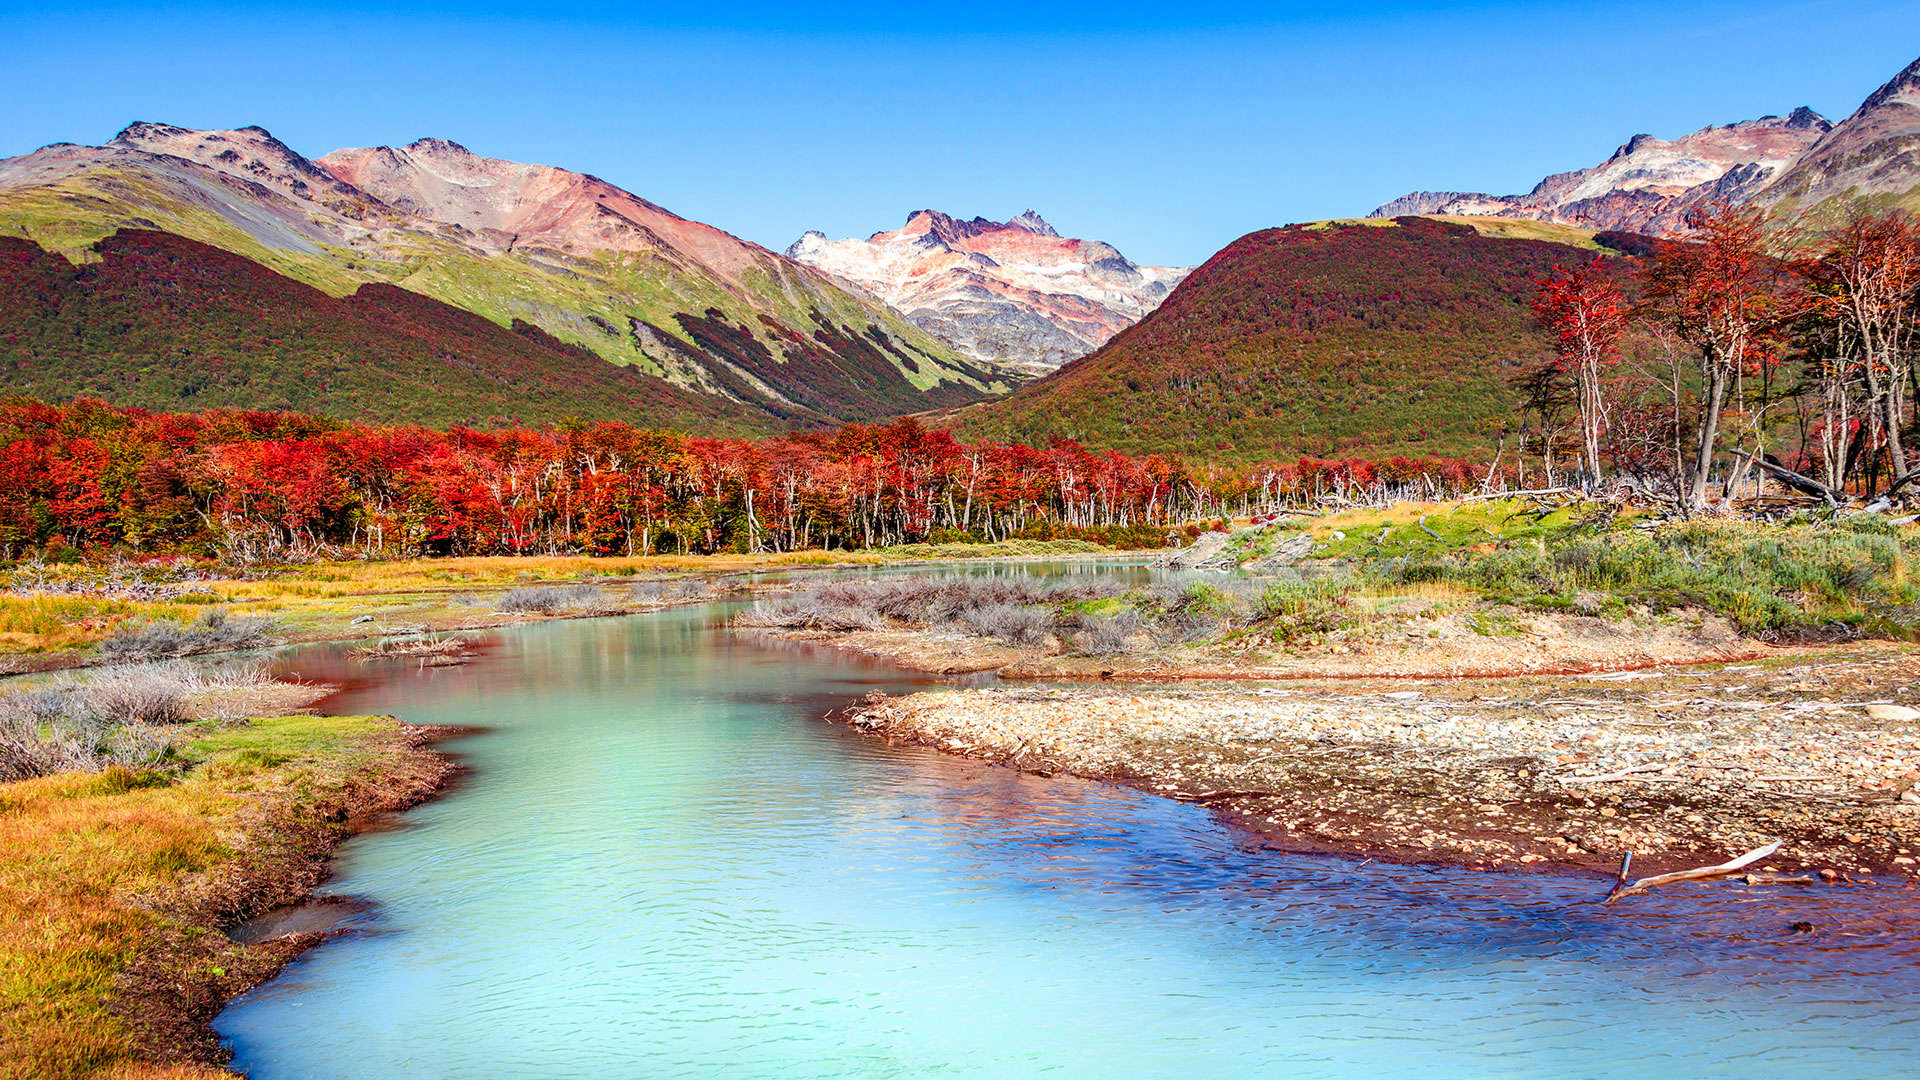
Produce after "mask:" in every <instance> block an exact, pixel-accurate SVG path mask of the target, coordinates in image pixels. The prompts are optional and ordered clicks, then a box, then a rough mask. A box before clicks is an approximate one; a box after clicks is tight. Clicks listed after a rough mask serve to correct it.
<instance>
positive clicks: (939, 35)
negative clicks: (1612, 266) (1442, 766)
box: [0, 0, 1920, 263]
mask: <svg viewBox="0 0 1920 1080" xmlns="http://www.w3.org/2000/svg"><path fill="white" fill-rule="evenodd" d="M711 6H714V7H718V8H724V10H722V11H718V12H711V13H710V12H705V11H703V5H698V4H687V3H684V2H683V3H680V4H677V5H674V6H672V7H667V8H658V9H656V8H653V7H651V6H650V5H647V4H644V3H628V4H603V5H575V6H568V5H561V6H552V7H545V6H541V5H533V4H515V5H508V4H502V3H495V2H491V0H483V2H480V3H460V4H454V3H426V4H393V5H371V4H362V3H353V2H348V3H345V4H328V5H320V4H311V3H308V4H301V5H278V4H276V3H274V2H272V0H269V2H268V3H265V4H252V5H245V6H241V5H229V4H223V3H201V4H190V5H178V4H161V5H158V6H156V5H133V4H120V5H114V4H105V5H102V4H95V3H88V2H86V0H76V2H73V3H67V4H64V5H61V6H60V7H59V9H58V10H49V7H50V6H49V5H34V6H24V5H23V6H14V5H10V4H4V3H0V43H4V48H5V55H6V58H7V62H6V63H5V64H4V65H0V155H5V154H13V153H24V152H26V151H28V150H30V149H32V148H34V147H36V146H39V145H42V144H44V143H47V142H53V141H59V140H65V141H71V142H88V143H97V142H101V141H103V140H105V139H107V138H108V137H110V136H111V135H112V134H113V133H114V132H115V131H117V130H119V128H121V127H122V126H124V125H125V124H126V123H127V122H129V121H132V120H136V119H140V120H160V121H167V122H171V123H177V124H185V125H189V126H193V127H238V126H242V125H246V124H259V125H261V126H264V127H266V128H268V129H270V130H271V131H273V132H274V134H276V135H278V136H280V137H281V138H282V139H283V140H285V141H286V142H287V143H289V144H290V145H292V146H293V147H294V148H295V149H298V150H300V151H302V152H304V153H307V154H310V155H313V156H318V155H320V154H322V153H325V152H326V151H328V150H331V149H334V148H337V147H340V146H365V145H375V144H382V143H387V144H393V143H402V142H407V141H410V140H412V139H414V138H417V137H419V136H422V135H438V136H442V137H445V138H450V139H454V140H456V141H458V142H461V143H464V144H466V145H467V146H469V147H471V148H472V149H473V150H475V151H476V152H479V153H483V154H488V155H491V156H495V157H504V158H512V159H516V160H522V161H538V162H544V163H548V164H553V165H561V166H565V167H567V168H572V169H578V170H581V171H584V172H591V173H594V174H596V175H599V176H602V177H605V178H607V179H609V180H612V181H614V182H615V183H618V184H620V185H622V186H623V187H627V188H630V189H632V190H634V191H636V192H638V193H640V194H641V195H644V196H646V197H647V198H650V199H652V200H654V201H656V202H658V203H660V204H662V205H664V206H666V207H668V208H669V209H671V210H674V211H676V212H678V213H681V214H685V215H687V216H689V217H693V218H698V219H700V220H703V221H707V222H711V223H713V224H715V225H718V226H720V227H722V228H725V229H727V230H729V231H731V232H734V233H737V234H739V235H741V236H744V237H746V238H748V239H750V240H755V241H758V242H760V243H763V244H766V245H768V246H770V247H775V248H784V247H785V246H786V245H787V244H788V243H789V242H791V241H792V240H793V239H794V238H795V237H796V236H798V235H799V234H800V233H801V232H802V231H804V230H806V229H810V228H817V229H820V230H822V231H824V232H826V233H828V234H829V235H832V236H836V237H837V236H845V235H865V234H866V233H869V232H872V231H874V230H876V229H881V228H891V227H894V226H896V225H898V224H899V223H900V222H901V221H903V220H904V219H905V216H906V214H907V212H908V211H910V210H913V209H916V208H919V207H922V206H932V207H937V208H939V209H943V210H947V211H949V212H952V213H955V214H961V215H967V216H971V215H974V214H984V215H987V216H991V217H1005V216H1007V215H1011V214H1014V213H1017V212H1019V211H1020V210H1022V209H1025V208H1027V207H1032V208H1034V209H1037V210H1039V211H1040V212H1041V213H1042V214H1044V215H1045V216H1046V217H1047V218H1048V219H1049V220H1051V221H1052V222H1053V223H1054V224H1055V225H1056V226H1057V227H1058V228H1059V229H1060V231H1061V232H1063V233H1065V234H1067V235H1076V236H1088V237H1094V238H1098V239H1104V240H1108V241H1111V242H1113V243H1114V244H1116V245H1117V246H1118V247H1119V248H1120V249H1121V250H1122V251H1123V252H1125V253H1126V254H1127V255H1128V256H1130V257H1132V258H1134V259H1135V260H1137V261H1141V262H1163V263H1177V262H1197V261H1200V260H1202V259H1204V258H1206V256H1208V255H1209V254H1211V253H1212V252H1213V251H1215V250H1217V249H1218V248H1220V247H1221V246H1222V245H1224V244H1226V243H1227V242H1229V241H1231V240H1232V239H1234V238H1235V237H1237V236H1239V235H1242V234H1244V233H1246V232H1249V231H1251V230H1254V229H1258V228H1263V227H1266V226H1269V225H1277V224H1284V223H1287V222H1291V221H1303V220H1312V219H1316V218H1323V217H1331V216H1344V215H1357V214H1363V213H1365V212H1366V211H1368V210H1370V209H1372V208H1373V207H1374V206H1375V205H1377V204H1379V203H1381V202H1383V201H1385V200H1386V199H1389V198H1391V197H1393V196H1395V195H1398V194H1401V193H1402V192H1404V191H1407V190H1409V189H1414V188H1430V189H1468V190H1491V191H1495V192H1508V191H1517V190H1524V189H1525V188H1527V187H1529V186H1531V185H1532V183H1533V182H1534V181H1536V180H1538V179H1539V178H1540V177H1541V176H1542V175H1543V174H1545V173H1548V172H1553V171H1559V170H1562V169H1568V168H1574V167H1578V166H1583V165H1587V164H1591V163H1594V162H1597V161H1599V160H1601V159H1602V158H1604V157H1605V156H1606V155H1607V154H1608V153H1610V152H1611V151H1612V150H1613V149H1614V148H1615V147H1616V146H1618V145H1619V144H1620V143H1622V142H1624V141H1625V140H1626V139H1627V138H1628V137H1629V136H1631V135H1633V134H1634V133H1636V132H1640V131H1650V132H1653V133H1654V134H1657V135H1662V136H1668V137H1671V136H1674V135H1678V134H1681V133H1683V132H1686V131H1690V130H1693V129H1695V128H1698V127H1701V126H1703V125H1706V124H1710V123H1726V122H1730V121H1733V120H1739V119H1744V118H1747V117H1750V116H1754V115H1758V114H1761V113H1768V112H1773V113H1784V112H1786V111H1787V110H1789V109H1792V108H1793V107H1794V106H1796V105H1802V104H1806V105H1811V106H1813V107H1814V108H1815V109H1817V110H1819V111H1821V112H1823V113H1826V114H1827V115H1828V116H1830V117H1832V118H1834V119H1836V120H1837V119H1839V118H1840V117H1841V116H1844V115H1845V114H1846V113H1847V112H1849V111H1850V110H1852V109H1853V108H1854V107H1855V106H1856V105H1858V104H1859V102H1860V99H1861V98H1863V97H1865V96H1866V95H1867V94H1868V93H1869V92H1871V91H1872V90H1873V89H1874V88H1875V87H1876V86H1878V85H1879V84H1880V83H1882V82H1883V81H1885V80H1886V79H1887V78H1889V77H1891V76H1892V75H1893V74H1894V73H1895V72H1896V71H1898V70H1899V69H1900V68H1902V67H1903V66H1905V65H1906V64H1907V63H1908V62H1910V61H1912V60H1913V59H1914V58H1915V56H1917V55H1920V0H1881V2H1877V3H1865V2H1858V0H1856V2H1852V3H1837V2H1828V0H1798V2H1779V3H1775V2H1769V0H1753V2H1747V3H1738V4H1736V3H1722V2H1718V0H1710V2H1707V3H1689V4H1681V3H1670V2H1669V3H1661V4H1648V3H1642V2H1638V0H1629V2H1625V3H1613V4H1604V5H1602V4H1563V3H1531V4H1522V3H1480V4H1466V5H1461V4H1436V3H1379V4H1359V5H1344V6H1336V5H1306V4H1279V5H1265V6H1261V5H1245V4H1238V5H1226V4H1218V3H1213V2H1211V0H1184V2H1183V0H1169V2H1161V3H1153V4H1145V3H1133V2H1128V0H1121V2H1116V3H1103V4H1056V5H1044V4H1038V3H1026V4H1023V3H1009V2H1003V0H981V2H977V3H958V4H947V5H942V6H940V7H939V8H927V9H920V8H911V7H908V6H907V5H904V4H879V3H850V4H831V3H828V4H820V3H814V4H804V3H791V2H789V3H782V4H768V5H762V4H756V3H750V2H736V3H731V4H725V5H711ZM536 11H541V12H544V13H542V14H533V13H534V12H536Z"/></svg>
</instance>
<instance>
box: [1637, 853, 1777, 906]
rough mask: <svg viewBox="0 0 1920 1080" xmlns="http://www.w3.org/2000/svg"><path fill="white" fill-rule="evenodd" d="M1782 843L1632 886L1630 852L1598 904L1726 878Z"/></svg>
mask: <svg viewBox="0 0 1920 1080" xmlns="http://www.w3.org/2000/svg"><path fill="white" fill-rule="evenodd" d="M1781 843H1782V841H1779V840H1775V841H1774V842H1773V843H1771V844H1765V845H1762V846H1760V847H1757V848H1754V849H1753V850H1752V851H1749V852H1747V853H1746V854H1745V855H1742V856H1740V857H1739V858H1737V859H1734V860H1732V861H1730V862H1723V863H1721V864H1720V865H1718V866H1701V867H1697V868H1695V869H1692V870H1676V871H1674V872H1673V873H1671V874H1655V875H1654V876H1652V877H1643V878H1641V879H1640V880H1638V881H1635V882H1634V883H1633V884H1631V885H1629V884H1627V871H1628V870H1629V869H1631V868H1632V866H1633V852H1631V851H1629V852H1627V855H1626V857H1625V858H1623V859H1621V860H1620V878H1619V880H1618V881H1615V882H1614V884H1613V891H1612V892H1610V893H1608V894H1607V898H1606V899H1605V900H1603V901H1601V903H1604V904H1611V903H1613V902H1614V901H1615V900H1618V899H1620V898H1621V897H1624V896H1635V895H1638V894H1640V893H1643V892H1646V891H1647V890H1648V889H1655V888H1659V887H1660V886H1662V885H1672V884H1674V883H1676V882H1681V881H1706V880H1708V879H1710V878H1717V877H1726V876H1727V875H1728V874H1733V873H1737V872H1739V871H1741V870H1745V869H1746V868H1747V867H1749V866H1752V865H1753V864H1754V863H1757V862H1759V861H1760V860H1761V859H1764V858H1766V857H1767V856H1769V855H1772V854H1773V853H1774V852H1776V851H1779V850H1780V844H1781Z"/></svg>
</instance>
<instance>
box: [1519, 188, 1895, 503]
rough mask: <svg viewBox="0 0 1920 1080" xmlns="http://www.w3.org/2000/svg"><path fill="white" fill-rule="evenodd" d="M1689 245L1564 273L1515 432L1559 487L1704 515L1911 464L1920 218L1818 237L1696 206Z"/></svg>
mask: <svg viewBox="0 0 1920 1080" xmlns="http://www.w3.org/2000/svg"><path fill="white" fill-rule="evenodd" d="M1687 223H1688V225H1689V227H1690V230H1691V232H1690V235H1688V236H1687V237H1685V238H1679V239H1672V240H1661V241H1652V240H1648V241H1644V245H1643V247H1642V249H1641V251H1640V252H1638V254H1640V255H1641V256H1642V257H1641V258H1639V259H1637V260H1634V261H1635V262H1636V263H1637V267H1636V270H1635V271H1633V272H1626V273H1622V272H1620V270H1619V269H1618V267H1617V266H1616V265H1613V264H1612V263H1617V262H1618V260H1614V261H1611V262H1609V261H1604V260H1595V261H1594V262H1592V263H1589V264H1587V265H1583V266H1575V267H1571V268H1567V267H1560V268H1556V269H1555V271H1554V272H1553V273H1552V274H1550V275H1549V276H1547V277H1546V278H1545V279H1543V280H1541V281H1540V282H1539V285H1540V289H1539V292H1538V294H1537V296H1536V297H1535V299H1534V301H1533V308H1534V312H1535V314H1536V315H1537V316H1538V318H1539V320H1540V322H1541V324H1542V325H1543V326H1544V327H1545V328H1546V329H1547V330H1548V331H1549V332H1550V333H1551V334H1552V336H1553V339H1554V342H1555V346H1556V348H1555V354H1554V357H1553V359H1552V360H1551V361H1550V362H1548V363H1546V364H1543V365H1541V366H1539V367H1536V368H1534V369H1531V370H1529V371H1528V372H1527V373H1526V374H1525V375H1524V376H1523V377H1522V378H1521V379H1520V380H1519V389H1520V391H1521V394H1522V410H1521V422H1520V424H1519V425H1518V426H1517V428H1516V429H1515V431H1514V432H1513V433H1514V434H1517V435H1518V436H1519V447H1520V451H1521V453H1522V454H1523V455H1524V454H1525V452H1526V447H1527V445H1528V442H1529V440H1531V441H1532V443H1533V446H1534V449H1535V451H1536V453H1537V454H1538V456H1539V459H1540V463H1541V468H1542V469H1543V470H1544V471H1546V472H1547V474H1548V479H1549V481H1555V480H1557V479H1558V478H1556V477H1555V476H1554V475H1553V474H1554V471H1555V469H1556V467H1558V468H1560V469H1561V470H1562V471H1563V472H1564V473H1565V474H1566V475H1569V476H1570V477H1571V478H1572V480H1573V481H1574V482H1577V483H1579V484H1580V485H1582V486H1584V487H1586V488H1587V489H1588V490H1589V491H1591V490H1594V489H1596V488H1597V487H1598V486H1599V485H1601V484H1602V483H1604V482H1608V480H1609V468H1610V471H1611V477H1612V479H1617V480H1619V481H1623V482H1626V483H1628V484H1631V485H1634V486H1636V487H1639V488H1641V489H1642V490H1644V491H1646V492H1648V493H1650V494H1655V495H1659V496H1663V497H1665V498H1669V499H1671V500H1672V501H1673V502H1675V503H1676V504H1678V505H1679V506H1681V507H1682V508H1684V509H1688V510H1698V509H1700V508H1702V507H1703V506H1704V505H1705V504H1706V503H1707V501H1708V499H1709V496H1710V494H1712V493H1713V491H1714V488H1715V487H1716V486H1717V487H1718V493H1719V494H1720V495H1721V496H1723V497H1728V498H1731V497H1734V496H1737V495H1739V494H1741V493H1742V492H1743V491H1744V490H1747V489H1748V488H1749V487H1757V485H1758V482H1759V479H1760V477H1761V476H1762V475H1763V474H1764V475H1771V476H1772V477H1773V478H1775V479H1776V480H1779V481H1781V482H1783V483H1785V484H1786V485H1787V486H1789V487H1791V488H1794V489H1796V490H1798V491H1800V492H1802V493H1804V494H1810V495H1814V496H1822V497H1825V498H1827V499H1829V500H1834V501H1837V500H1838V499H1840V498H1841V497H1843V496H1845V495H1847V494H1848V493H1861V494H1865V495H1868V496H1872V495H1876V494H1881V495H1884V494H1888V493H1890V492H1891V491H1892V490H1894V489H1895V488H1897V487H1901V486H1904V485H1905V484H1906V483H1907V480H1908V476H1909V473H1910V472H1911V470H1912V468H1913V462H1912V460H1911V457H1910V454H1909V451H1908V450H1907V447H1906V443H1907V441H1908V440H1907V438H1906V434H1907V433H1908V432H1909V431H1910V430H1911V428H1912V426H1913V423H1914V416H1913V405H1912V403H1913V401H1914V400H1915V398H1916V396H1920V394H1916V382H1915V380H1916V378H1917V377H1920V372H1917V371H1916V365H1915V363H1914V353H1915V349H1916V345H1917V344H1920V343H1917V342H1916V339H1915V334H1914V326H1915V323H1916V317H1917V316H1920V223H1916V221H1915V220H1914V218H1913V217H1911V216H1910V215H1907V214H1905V213H1902V212H1898V211H1887V212H1879V213H1860V214H1856V215H1854V216H1853V217H1852V218H1850V219H1849V220H1848V221H1847V222H1846V223H1845V224H1844V225H1842V226H1841V227H1839V228H1837V229H1834V230H1832V231H1831V232H1827V233H1824V234H1820V235H1811V234H1807V233H1805V232H1803V231H1801V230H1799V229H1798V228H1796V227H1794V226H1791V225H1788V224H1786V223H1782V222H1777V221H1774V220H1772V219H1770V218H1769V216H1768V215H1767V214H1766V212H1765V211H1763V210H1760V209H1758V208H1753V207H1736V206H1730V205H1726V204H1716V205H1711V206H1706V207H1702V208H1699V209H1697V210H1695V211H1694V212H1693V213H1692V214H1690V215H1689V217H1688V219H1687Z"/></svg>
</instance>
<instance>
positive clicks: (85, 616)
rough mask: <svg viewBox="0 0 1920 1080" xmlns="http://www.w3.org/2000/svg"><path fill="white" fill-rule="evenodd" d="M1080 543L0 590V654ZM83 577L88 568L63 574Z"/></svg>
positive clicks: (402, 566) (529, 563)
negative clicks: (119, 629) (143, 587)
mask: <svg viewBox="0 0 1920 1080" xmlns="http://www.w3.org/2000/svg"><path fill="white" fill-rule="evenodd" d="M1100 550H1101V549H1099V548H1098V547H1096V546H1095V545H1093V544H1089V543H1086V542H1084V541H1065V540H1057V541H1032V540H1013V541H1008V542H1005V543H1000V544H944V545H929V544H909V545H903V546H899V547H891V548H883V549H879V550H875V551H795V552H785V553H771V552H769V553H761V554H754V555H649V556H641V557H633V558H621V557H613V558H598V557H589V556H584V555H526V556H483V557H473V558H445V559H442V558H434V559H395V560H390V561H376V562H359V561H352V562H344V561H343V562H322V563H313V564H309V565H299V566H287V567H281V568H276V569H274V570H271V571H269V572H267V573H266V575H265V576H258V577H247V578H240V577H234V578H228V579H221V580H214V581H208V582H203V583H198V584H195V585H193V586H191V589H192V594H191V595H190V596H187V597H181V598H176V599H174V600H171V601H166V602H144V601H129V600H116V599H106V598H96V597H86V596H71V595H46V594H29V595H24V596H23V595H8V594H5V593H0V654H3V653H26V652H50V651H55V650H62V649H85V648H89V647H91V646H92V645H94V644H95V643H97V642H99V641H100V640H101V639H103V638H105V637H106V636H107V635H109V634H111V633H112V632H113V629H114V627H116V626H118V625H119V624H121V623H123V622H127V621H129V620H133V621H142V620H148V619H173V620H176V621H180V622H189V621H191V620H193V619H194V618H197V617H198V616H199V614H200V613H201V612H202V611H204V610H205V609H206V606H207V605H208V604H210V603H214V604H220V605H223V606H225V607H226V608H227V609H228V610H229V612H230V613H231V614H233V615H238V616H248V615H272V616H274V617H276V618H280V619H282V620H284V621H285V622H286V623H287V625H288V627H289V629H290V630H291V631H292V633H293V636H295V637H301V638H311V637H321V636H331V635H332V634H333V633H334V632H335V631H336V630H337V629H338V628H339V627H340V626H343V625H344V624H345V623H346V622H347V621H348V620H349V619H351V618H352V616H353V615H355V614H362V613H365V612H366V610H367V609H368V608H369V607H380V608H383V609H386V610H384V611H383V613H382V617H383V618H386V617H390V618H394V619H397V620H403V621H408V622H423V621H424V622H429V623H438V622H447V623H452V624H458V623H461V622H464V621H466V617H467V616H470V615H471V614H472V611H471V610H468V611H464V612H462V611H454V610H451V609H450V607H449V603H450V601H451V600H452V599H453V598H454V597H457V596H461V595H465V594H479V595H484V594H487V593H491V592H499V591H503V590H506V589H512V588H517V587H519V586H523V585H534V584H556V583H565V582H574V581H581V580H585V579H588V578H613V579H616V580H620V579H625V580H640V579H644V578H649V577H662V576H680V575H689V576H690V575H708V574H731V573H742V572H747V571H754V570H778V569H781V568H784V567H792V566H875V565H886V564H895V563H904V562H920V561H930V560H938V561H954V560H961V559H983V558H1009V557H1045V556H1074V555H1086V554H1093V553H1097V552H1099V551H1100ZM60 572H63V573H65V574H67V575H69V576H72V577H76V578H82V579H84V578H85V577H86V576H87V575H88V574H89V573H95V572H97V570H95V568H90V567H87V566H75V567H68V568H63V570H62V571H60Z"/></svg>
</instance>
